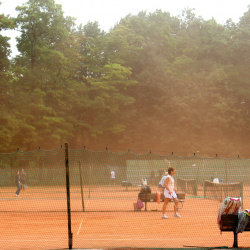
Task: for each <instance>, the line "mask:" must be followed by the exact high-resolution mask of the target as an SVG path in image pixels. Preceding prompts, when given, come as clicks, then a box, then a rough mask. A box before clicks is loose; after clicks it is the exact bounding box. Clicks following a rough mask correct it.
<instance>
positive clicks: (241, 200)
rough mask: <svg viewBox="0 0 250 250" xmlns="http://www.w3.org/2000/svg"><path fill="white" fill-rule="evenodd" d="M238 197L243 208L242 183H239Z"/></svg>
mask: <svg viewBox="0 0 250 250" xmlns="http://www.w3.org/2000/svg"><path fill="white" fill-rule="evenodd" d="M240 197H241V205H242V208H243V182H241V183H240Z"/></svg>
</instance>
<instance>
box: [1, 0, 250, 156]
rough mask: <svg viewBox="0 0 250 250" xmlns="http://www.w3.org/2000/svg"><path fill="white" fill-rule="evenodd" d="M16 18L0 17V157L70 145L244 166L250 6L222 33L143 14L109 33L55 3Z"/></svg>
mask: <svg viewBox="0 0 250 250" xmlns="http://www.w3.org/2000/svg"><path fill="white" fill-rule="evenodd" d="M0 9H1V5H0ZM16 10H17V11H18V16H17V17H16V18H11V17H10V16H6V15H4V14H0V45H1V46H0V84H1V85H0V86H1V88H0V95H1V98H0V104H1V105H0V109H1V116H0V153H4V152H13V151H16V149H17V148H20V149H21V150H22V151H30V150H35V149H37V148H38V147H41V148H43V149H55V148H58V147H59V146H60V145H62V144H64V143H65V142H68V143H69V144H70V145H72V147H73V146H74V147H75V148H81V147H82V146H84V145H85V146H87V147H88V146H96V147H106V146H107V147H108V148H114V149H124V150H125V149H131V150H133V151H135V152H136V151H138V150H146V151H147V152H149V151H150V150H151V151H152V152H160V151H164V152H169V153H171V152H190V153H193V152H197V151H200V152H201V153H207V154H215V153H219V154H220V153H222V154H232V155H234V156H237V155H240V156H244V155H245V156H249V157H250V151H249V150H250V6H249V7H248V11H247V12H246V13H243V14H242V17H241V18H240V21H239V22H238V23H234V22H232V20H228V21H227V22H226V24H224V25H222V24H219V23H217V22H216V20H214V19H211V20H204V19H203V18H202V17H197V16H196V15H195V14H194V12H193V10H192V9H184V10H183V12H182V15H180V16H172V15H171V14H170V13H169V12H164V11H161V10H157V11H155V12H154V13H147V12H144V11H141V12H140V13H138V14H137V15H131V14H128V15H127V16H125V17H124V18H122V19H121V20H120V22H119V23H117V24H114V26H113V27H112V28H111V29H110V30H109V31H108V32H104V31H103V30H101V29H100V28H99V24H98V22H89V23H87V24H81V25H79V26H76V24H75V22H76V19H75V18H74V17H68V16H67V17H66V16H64V13H63V11H62V6H61V5H58V4H56V2H55V1H54V0H29V1H27V3H26V4H25V5H22V6H17V7H16ZM11 29H16V30H18V31H20V36H19V37H18V38H17V48H18V51H19V53H20V54H18V55H16V56H15V57H10V55H11V50H10V48H11V47H10V43H9V42H10V39H9V38H8V37H6V36H4V35H2V34H1V31H3V30H11ZM180 155H181V153H180Z"/></svg>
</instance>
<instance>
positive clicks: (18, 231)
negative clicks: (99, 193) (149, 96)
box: [0, 188, 250, 249]
mask: <svg viewBox="0 0 250 250" xmlns="http://www.w3.org/2000/svg"><path fill="white" fill-rule="evenodd" d="M61 191H62V193H63V189H62V190H61V189H58V190H55V189H53V190H52V191H49V190H47V191H46V189H41V190H38V189H32V188H28V189H27V190H25V191H21V193H20V196H19V197H14V192H15V189H13V188H9V189H6V190H3V189H1V192H0V216H1V227H0V235H1V237H0V249H63V248H67V247H68V221H67V219H68V215H67V212H66V211H67V200H66V198H65V197H64V196H65V194H64V196H63V195H62V194H61ZM73 191H74V190H73ZM87 191H88V190H84V192H85V193H87ZM127 191H128V192H129V190H127ZM127 191H124V194H123V196H124V199H118V198H116V199H115V197H116V195H114V196H112V197H113V198H112V199H107V197H106V198H105V199H94V198H93V199H88V198H85V200H84V202H85V210H86V211H85V212H83V211H82V210H81V208H82V204H81V198H80V197H79V195H78V194H77V192H75V193H74V192H73V193H72V195H71V199H72V200H71V201H72V203H71V209H72V210H73V212H72V214H71V220H72V228H71V231H72V233H73V248H74V249H77V248H85V249H86V248H93V249H97V248H102V249H103V248H185V247H186V248H190V247H221V246H228V247H232V245H233V233H232V232H222V234H221V233H220V230H219V228H218V225H217V213H218V210H219V207H220V204H221V203H220V202H218V201H213V200H206V199H203V198H189V197H186V199H185V202H184V206H183V208H182V209H181V210H180V211H179V213H180V215H181V216H182V217H181V218H174V217H172V215H173V203H169V204H168V208H167V212H166V214H167V215H168V216H169V219H161V208H162V205H163V203H162V202H161V203H160V204H157V203H156V202H151V203H148V206H147V208H148V211H144V209H142V211H133V203H134V202H136V194H137V193H138V192H137V191H136V193H135V194H133V195H135V199H126V197H127ZM46 192H47V193H46ZM132 193H133V192H132V191H131V192H130V194H129V196H130V197H131V194H132ZM63 197H64V198H63ZM93 197H94V192H93ZM244 208H250V200H248V199H245V200H244ZM116 209H117V211H115V210H116ZM123 209H124V211H122V210H123ZM94 210H96V211H94ZM97 210H107V211H106V212H97ZM108 210H109V211H108ZM112 210H113V211H112ZM152 210H153V211H152ZM156 210H157V211H156ZM114 211H115V212H114ZM249 236H250V235H249V232H244V233H242V234H239V235H238V244H239V247H250V243H249Z"/></svg>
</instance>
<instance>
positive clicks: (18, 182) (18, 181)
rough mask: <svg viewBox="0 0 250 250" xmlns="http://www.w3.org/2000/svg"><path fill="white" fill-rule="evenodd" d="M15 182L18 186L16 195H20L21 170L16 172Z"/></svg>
mask: <svg viewBox="0 0 250 250" xmlns="http://www.w3.org/2000/svg"><path fill="white" fill-rule="evenodd" d="M15 184H16V187H17V190H16V193H15V196H19V193H20V190H21V185H22V184H21V182H20V173H19V171H17V172H16V176H15Z"/></svg>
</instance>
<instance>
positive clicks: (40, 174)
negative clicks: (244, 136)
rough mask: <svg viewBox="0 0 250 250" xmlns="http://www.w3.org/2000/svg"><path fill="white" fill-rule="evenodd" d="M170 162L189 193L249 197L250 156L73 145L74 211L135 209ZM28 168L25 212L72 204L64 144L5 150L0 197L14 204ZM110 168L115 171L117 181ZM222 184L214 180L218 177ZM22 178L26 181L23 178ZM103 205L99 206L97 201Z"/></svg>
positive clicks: (0, 164)
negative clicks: (17, 180)
mask: <svg viewBox="0 0 250 250" xmlns="http://www.w3.org/2000/svg"><path fill="white" fill-rule="evenodd" d="M169 163H170V164H171V166H172V167H174V168H175V169H176V174H175V176H174V178H175V180H176V183H177V189H178V190H179V191H182V192H185V193H186V197H187V198H188V197H189V196H190V197H198V198H209V199H216V200H219V201H221V200H223V199H224V198H225V197H226V196H241V197H242V199H244V197H243V196H249V194H248V183H249V182H250V174H249V166H250V161H249V159H242V158H234V159H227V158H220V157H217V156H216V157H212V158H203V157H198V156H196V155H193V156H190V157H186V156H185V157H184V156H178V155H175V154H173V153H172V154H170V155H156V154H153V153H149V154H135V153H133V152H130V151H127V152H125V153H115V152H111V151H109V150H108V149H105V150H103V151H92V150H88V149H87V148H85V147H84V148H82V149H79V150H71V149H70V148H69V149H68V167H69V188H70V201H71V210H72V211H131V210H133V209H134V207H133V202H135V201H136V199H137V197H138V193H139V192H140V189H141V186H142V185H143V183H144V182H145V181H146V182H147V185H148V186H150V188H151V192H156V191H157V190H158V183H159V181H160V178H161V177H162V175H163V174H164V172H165V171H166V170H167V168H168V166H169ZM22 169H23V170H24V172H25V173H26V175H25V177H26V180H25V183H26V184H27V185H26V186H24V189H22V190H21V192H20V195H19V197H18V199H20V200H25V201H27V202H29V206H28V207H26V208H25V209H26V211H34V210H36V211H65V210H66V208H67V205H66V204H67V194H66V183H67V180H66V168H65V147H63V146H62V147H61V148H59V149H55V150H43V149H38V150H35V151H31V152H22V151H17V152H13V153H1V154H0V175H1V178H0V187H1V191H0V192H1V201H2V203H5V204H4V209H5V210H6V211H19V210H22V209H23V208H22V207H20V206H15V207H13V206H11V205H9V204H10V201H12V200H14V199H16V197H15V196H14V194H15V191H16V187H15V176H16V173H17V171H19V172H20V173H21V171H22ZM111 171H114V173H115V179H114V181H113V180H112V178H111ZM215 178H216V179H218V180H220V183H216V184H215V183H214V182H213V180H214V179H215ZM21 182H22V181H21ZM97 204H98V205H97Z"/></svg>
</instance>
